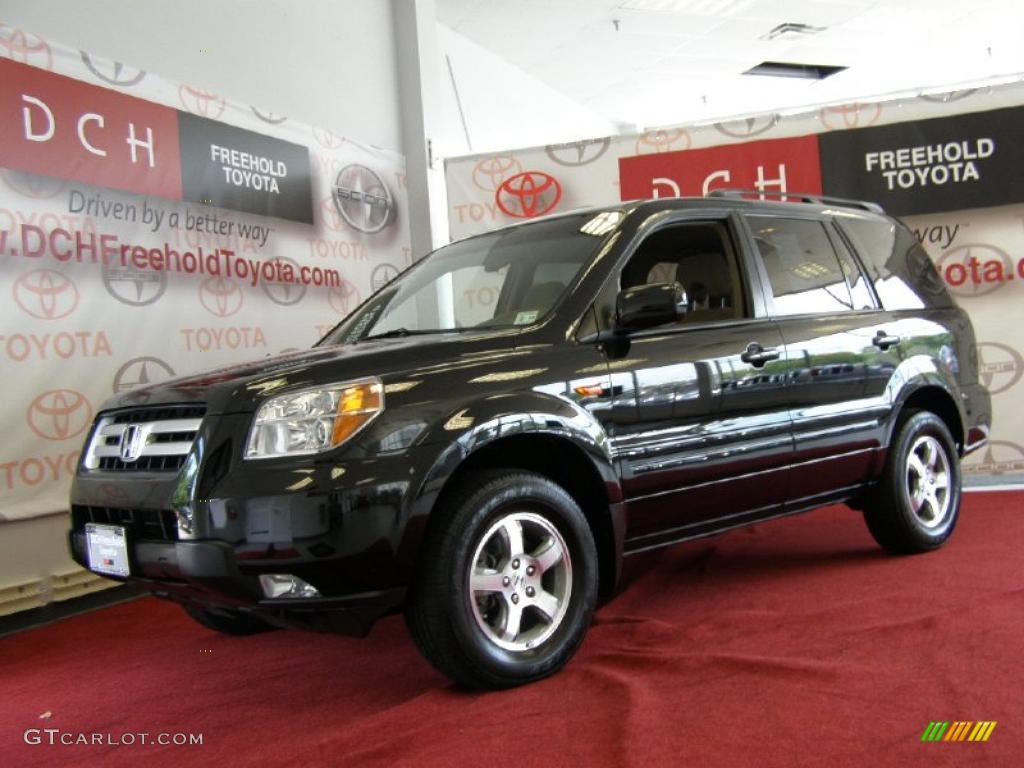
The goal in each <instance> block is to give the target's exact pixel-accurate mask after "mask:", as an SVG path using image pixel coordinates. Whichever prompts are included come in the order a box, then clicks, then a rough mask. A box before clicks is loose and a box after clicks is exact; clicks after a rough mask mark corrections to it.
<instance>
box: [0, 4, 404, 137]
mask: <svg viewBox="0 0 1024 768" xmlns="http://www.w3.org/2000/svg"><path fill="white" fill-rule="evenodd" d="M0 23H5V24H8V25H11V26H14V27H17V28H20V29H23V30H25V31H26V32H34V33H36V34H39V35H42V36H43V37H44V38H48V39H52V40H54V41H55V42H59V43H64V44H65V45H70V46H74V47H76V48H81V49H82V50H84V51H87V52H89V53H95V54H99V55H100V56H104V57H107V58H110V59H114V60H115V61H120V62H123V63H124V64H130V65H132V66H137V67H141V68H143V69H146V70H148V71H152V72H153V73H154V74H157V75H160V76H162V77H165V78H167V79H168V80H175V81H179V82H182V83H186V84H189V85H193V86H196V87H199V88H202V89H204V90H209V91H212V92H214V93H217V94H218V95H221V96H225V97H227V98H229V99H233V100H235V101H241V102H247V103H249V104H252V105H254V106H256V107H259V108H262V109H266V110H270V111H273V112H276V113H278V114H282V115H287V116H288V117H291V118H294V119H296V120H299V121H300V122H304V123H308V124H310V125H314V126H318V127H321V128H329V129H330V130H332V131H334V132H335V133H337V134H340V135H342V136H346V137H348V138H351V139H354V140H356V141H359V142H360V143H363V144H372V145H375V146H379V147H384V148H385V149H391V150H395V151H398V152H400V151H401V128H400V123H399V105H398V86H397V72H396V63H395V45H394V35H393V33H392V10H391V3H390V2H387V1H386V0H145V1H144V2H138V1H135V2H131V1H129V0H87V1H86V0H2V2H0ZM207 50H209V52H208V53H207V52H206V51H207Z"/></svg>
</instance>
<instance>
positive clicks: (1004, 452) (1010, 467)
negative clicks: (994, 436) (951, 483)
mask: <svg viewBox="0 0 1024 768" xmlns="http://www.w3.org/2000/svg"><path fill="white" fill-rule="evenodd" d="M964 472H965V473H966V474H968V475H1017V474H1022V473H1024V448H1021V447H1020V446H1019V445H1017V443H1011V442H1009V441H1008V440H991V441H989V444H988V445H986V446H985V448H984V449H983V450H982V451H981V457H980V458H979V459H978V460H977V461H972V462H971V463H970V464H968V465H966V466H964Z"/></svg>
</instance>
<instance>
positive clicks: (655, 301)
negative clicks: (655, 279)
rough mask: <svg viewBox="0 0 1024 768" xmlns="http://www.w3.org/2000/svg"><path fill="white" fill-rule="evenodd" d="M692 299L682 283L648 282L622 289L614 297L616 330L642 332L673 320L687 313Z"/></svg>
mask: <svg viewBox="0 0 1024 768" xmlns="http://www.w3.org/2000/svg"><path fill="white" fill-rule="evenodd" d="M688 306H689V300H688V299H687V297H686V291H684V290H683V286H681V285H680V284H679V283H648V284H646V285H637V286H634V287H632V288H627V289H625V290H624V291H620V292H619V295H618V296H617V297H616V298H615V329H616V330H618V331H626V332H628V331H640V330H643V329H644V328H653V327H654V326H656V325H664V324H665V323H673V322H675V321H676V320H678V319H679V318H680V317H681V316H682V315H684V314H686V310H687V308H688Z"/></svg>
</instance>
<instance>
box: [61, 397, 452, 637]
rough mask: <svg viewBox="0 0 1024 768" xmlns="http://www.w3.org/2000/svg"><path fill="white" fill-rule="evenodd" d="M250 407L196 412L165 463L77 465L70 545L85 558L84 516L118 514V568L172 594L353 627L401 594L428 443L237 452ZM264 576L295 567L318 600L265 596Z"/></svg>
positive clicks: (417, 529) (419, 517) (359, 628)
mask: <svg viewBox="0 0 1024 768" xmlns="http://www.w3.org/2000/svg"><path fill="white" fill-rule="evenodd" d="M248 423H249V419H248V417H245V416H241V415H238V416H234V415H222V416H218V417H215V418H212V419H211V418H208V419H206V420H205V421H204V423H203V426H202V429H201V432H200V434H199V436H198V437H197V439H196V441H195V449H194V454H195V455H194V456H190V457H189V460H188V461H187V462H186V463H185V465H184V466H183V467H182V468H181V470H180V471H178V472H175V473H156V472H139V473H134V472H119V473H114V472H100V471H95V472H91V471H82V472H80V473H79V474H78V475H77V476H76V477H75V479H74V482H73V485H72V493H71V504H72V519H73V521H74V525H73V529H72V531H71V533H70V540H69V544H70V549H71V552H72V555H73V557H74V559H75V560H76V561H77V562H78V563H80V564H82V565H83V566H84V567H88V562H87V553H86V547H85V534H84V527H85V523H86V522H99V523H108V524H113V525H123V526H124V527H125V528H126V536H127V542H128V550H129V567H130V571H131V575H130V576H129V577H128V578H127V579H125V581H129V582H131V583H134V584H137V585H139V586H142V587H144V588H145V589H148V590H149V591H151V592H153V593H154V594H157V595H159V596H161V597H166V598H170V599H173V600H177V601H179V602H186V601H194V602H199V603H205V604H216V605H222V606H226V607H231V608H235V609H241V610H246V611H252V612H254V613H258V614H259V615H260V616H261V617H262V618H265V619H267V620H268V621H271V623H276V624H283V625H293V626H303V627H310V628H315V629H331V630H334V631H344V632H348V633H355V634H361V633H363V632H365V630H366V629H367V628H368V627H369V625H370V624H371V623H372V621H373V620H375V619H376V618H378V617H379V616H381V615H383V614H385V613H389V612H393V611H394V610H396V609H397V608H399V607H400V606H401V605H402V603H403V600H404V595H405V587H406V585H407V584H408V583H409V579H410V577H411V574H412V573H413V571H414V568H415V559H416V550H417V549H418V541H419V539H420V536H421V534H422V530H423V527H424V526H425V521H426V514H427V512H428V511H429V503H428V501H427V499H426V498H423V499H421V498H419V490H420V487H421V483H422V478H423V477H424V476H425V474H426V473H427V472H428V471H429V468H430V466H431V465H432V463H433V461H434V459H435V458H436V454H435V453H434V452H433V451H432V450H431V449H430V448H428V447H419V448H410V449H408V450H406V451H403V452H402V453H400V454H391V455H381V454H378V455H375V456H366V455H365V454H363V455H359V454H358V453H356V455H354V456H353V455H352V453H354V452H346V455H345V456H344V458H341V457H338V456H333V457H327V458H323V457H315V458H307V459H306V460H299V459H290V460H265V461H243V460H241V458H240V457H235V456H234V454H235V453H236V450H235V447H236V446H237V445H238V444H239V442H238V440H239V435H244V433H245V429H246V428H247V426H248ZM260 574H292V575H294V576H297V577H298V578H300V579H302V580H304V581H306V582H308V583H310V584H312V585H313V586H314V587H316V588H317V590H318V591H319V592H320V595H321V597H317V598H276V599H272V600H271V599H267V598H265V597H264V595H263V592H262V590H261V589H260V585H259V578H258V577H259V575H260Z"/></svg>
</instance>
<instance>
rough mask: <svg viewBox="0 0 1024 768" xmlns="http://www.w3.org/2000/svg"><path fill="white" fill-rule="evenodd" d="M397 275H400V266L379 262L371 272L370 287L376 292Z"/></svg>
mask: <svg viewBox="0 0 1024 768" xmlns="http://www.w3.org/2000/svg"><path fill="white" fill-rule="evenodd" d="M396 277H398V267H396V266H395V265H394V264H378V265H377V266H376V267H374V268H373V272H371V273H370V289H371V290H372V291H373V292H374V293H376V292H377V291H379V290H380V289H381V288H383V287H384V286H385V285H387V284H388V283H390V282H391V281H392V280H394V279H395V278H396Z"/></svg>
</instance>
